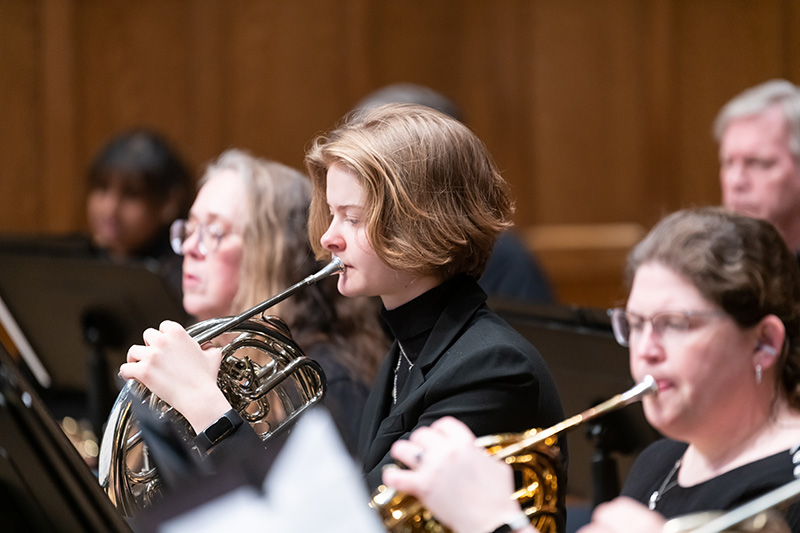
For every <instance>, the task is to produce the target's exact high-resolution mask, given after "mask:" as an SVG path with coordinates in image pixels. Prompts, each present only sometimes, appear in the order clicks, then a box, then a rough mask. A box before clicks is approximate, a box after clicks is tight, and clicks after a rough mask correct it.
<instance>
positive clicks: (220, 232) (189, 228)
mask: <svg viewBox="0 0 800 533" xmlns="http://www.w3.org/2000/svg"><path fill="white" fill-rule="evenodd" d="M195 232H197V251H199V252H200V254H201V255H202V256H203V257H205V256H207V255H208V254H209V253H213V252H216V251H217V249H218V248H219V243H220V242H221V241H222V238H223V237H224V236H225V235H226V234H227V232H226V231H225V230H224V229H223V228H222V225H220V224H219V223H217V222H211V223H209V224H200V223H198V222H195V221H193V220H185V219H182V218H181V219H178V220H176V221H174V222H173V223H172V225H171V226H170V228H169V243H170V246H172V251H173V252H175V253H176V254H178V255H183V243H184V242H186V240H187V239H189V238H190V237H191V236H192V235H194V234H195Z"/></svg>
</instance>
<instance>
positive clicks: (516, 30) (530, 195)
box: [458, 0, 539, 227]
mask: <svg viewBox="0 0 800 533" xmlns="http://www.w3.org/2000/svg"><path fill="white" fill-rule="evenodd" d="M464 13H465V15H466V16H465V20H466V21H468V22H467V23H465V24H463V25H462V27H461V28H460V33H459V34H458V35H459V36H458V39H459V40H458V42H459V43H461V45H460V47H459V48H460V49H461V57H460V65H459V67H460V71H461V73H460V79H461V80H462V81H461V86H462V87H461V91H462V92H463V93H465V95H466V96H465V100H466V101H467V102H468V103H469V112H468V113H467V116H466V120H467V122H468V123H469V124H470V125H471V126H472V127H473V129H474V130H475V131H476V133H477V134H478V136H479V137H480V138H481V139H482V140H483V141H484V142H485V143H486V145H487V147H488V149H489V152H490V153H491V154H492V156H493V157H494V159H495V162H496V163H497V166H498V168H499V169H500V172H501V173H502V174H503V176H504V177H505V179H506V181H508V183H509V184H510V185H511V188H512V193H513V195H514V197H515V199H516V202H517V212H516V214H515V217H514V218H515V222H516V224H517V226H518V227H524V226H527V225H530V224H532V223H535V222H536V221H537V220H538V217H539V213H538V210H537V208H536V207H537V197H538V189H537V184H538V182H537V178H536V176H534V175H533V165H532V164H531V160H532V157H531V155H532V154H533V149H532V145H533V143H534V142H535V141H534V139H533V135H532V128H531V124H532V122H531V119H532V108H533V105H532V102H533V95H532V87H533V82H532V80H533V74H534V72H533V69H532V68H530V58H531V57H532V56H533V50H532V48H533V46H532V40H533V27H532V26H533V22H532V18H533V5H532V4H531V3H530V2H519V1H515V0H507V1H502V2H495V3H491V4H487V3H485V2H470V3H467V4H466V6H465V8H464Z"/></svg>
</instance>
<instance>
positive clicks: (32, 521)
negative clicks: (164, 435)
mask: <svg viewBox="0 0 800 533" xmlns="http://www.w3.org/2000/svg"><path fill="white" fill-rule="evenodd" d="M0 428H2V430H0V517H2V530H3V531H7V532H11V533H13V532H23V531H24V532H39V531H87V532H112V533H115V532H128V533H129V532H130V527H129V525H128V523H127V522H126V521H125V520H124V519H123V518H122V516H121V515H120V514H119V513H118V512H117V510H116V508H114V506H113V505H112V504H111V501H110V500H109V499H108V497H107V496H106V494H105V493H104V492H103V490H102V489H101V488H100V485H99V484H98V482H97V478H95V477H94V475H93V474H92V472H91V470H89V467H88V466H87V465H86V463H85V462H84V461H83V459H82V458H81V457H80V455H79V454H78V452H77V451H76V450H75V447H74V446H73V445H72V443H70V442H69V440H68V439H67V437H66V435H65V434H64V433H63V432H62V431H61V429H60V428H59V427H58V426H57V425H56V424H55V422H54V421H53V419H52V416H51V415H50V413H49V412H48V411H47V409H46V408H45V407H44V405H43V403H42V401H41V399H40V398H39V396H38V394H37V393H36V391H35V390H34V388H33V387H32V386H31V384H30V383H29V382H28V381H27V380H26V379H25V378H24V376H23V375H22V373H21V372H20V371H19V369H18V368H17V365H16V364H15V363H14V362H13V361H12V360H11V358H10V356H9V354H8V352H7V351H6V350H5V348H3V347H2V345H0Z"/></svg>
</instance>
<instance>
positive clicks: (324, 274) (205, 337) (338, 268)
mask: <svg viewBox="0 0 800 533" xmlns="http://www.w3.org/2000/svg"><path fill="white" fill-rule="evenodd" d="M342 272H344V263H342V260H341V259H339V258H338V257H336V256H333V259H331V262H330V263H328V264H327V265H325V266H324V267H323V268H322V269H320V270H319V271H318V272H316V273H314V274H311V275H310V276H308V277H306V278H305V279H304V280H302V281H299V282H297V283H295V284H294V285H292V286H291V287H289V288H288V289H286V290H284V291H283V292H281V293H279V294H276V295H275V296H273V297H272V298H269V299H268V300H264V301H263V302H261V303H260V304H258V305H256V306H254V307H251V308H250V309H248V310H247V311H244V312H243V313H241V314H239V315H236V316H234V317H231V318H229V319H228V320H226V321H225V322H222V323H220V324H217V325H216V326H214V327H213V328H209V329H207V330H205V331H203V332H202V333H200V334H199V335H198V336H197V337H196V338H195V341H197V343H198V344H200V345H202V344H205V343H206V342H208V341H210V340H212V339H214V338H216V337H218V336H220V335H222V334H223V333H227V332H228V331H230V330H232V329H233V328H235V327H236V326H238V325H239V324H241V323H242V322H244V321H245V320H249V319H251V318H253V317H254V316H256V315H260V314H261V313H263V312H264V311H266V310H267V309H269V308H270V307H272V306H274V305H277V304H279V303H281V302H282V301H284V300H285V299H287V298H289V297H290V296H292V295H293V294H294V293H296V292H297V291H299V290H301V289H304V288H306V287H308V286H309V285H314V284H315V283H317V282H318V281H320V280H322V279H325V278H328V277H330V276H333V275H334V274H340V273H342Z"/></svg>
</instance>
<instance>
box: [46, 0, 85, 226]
mask: <svg viewBox="0 0 800 533" xmlns="http://www.w3.org/2000/svg"><path fill="white" fill-rule="evenodd" d="M40 16H41V18H42V23H41V34H40V35H41V39H42V47H41V57H40V58H38V62H39V65H40V68H41V72H42V74H41V76H42V77H41V87H42V92H41V98H42V102H41V109H42V114H41V115H40V120H41V126H40V128H41V132H42V136H41V142H42V144H41V150H42V153H41V160H42V166H41V183H42V187H41V189H40V190H39V191H40V194H41V206H42V208H41V211H40V213H39V215H40V216H39V221H38V222H39V224H38V226H39V229H41V230H45V231H49V232H56V231H64V228H74V227H76V226H78V225H79V224H80V223H81V221H83V220H84V218H85V213H84V211H85V210H84V205H85V204H84V191H85V189H83V188H82V187H75V183H74V181H73V179H72V178H73V176H76V175H78V174H79V172H78V167H77V164H78V163H77V160H76V153H75V146H76V142H75V138H76V135H77V133H78V128H77V113H76V105H75V101H76V94H75V93H76V82H75V75H76V70H75V38H74V36H75V10H74V4H73V3H72V2H70V1H69V0H57V1H54V2H43V3H42V4H41V13H40ZM65 178H66V179H65Z"/></svg>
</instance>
